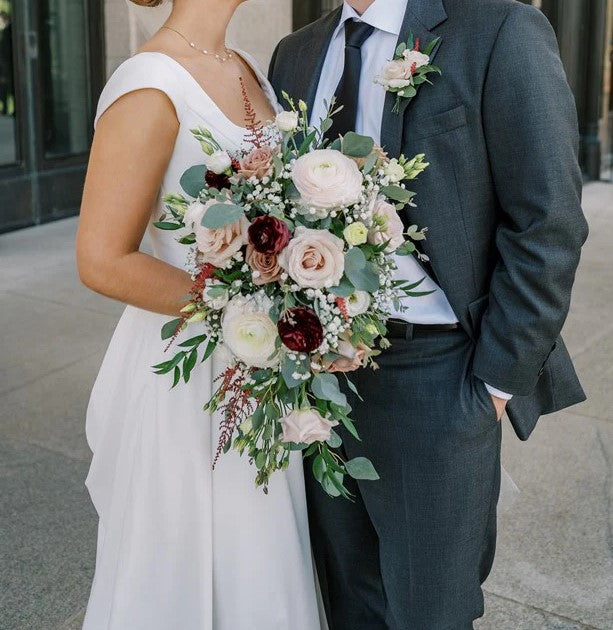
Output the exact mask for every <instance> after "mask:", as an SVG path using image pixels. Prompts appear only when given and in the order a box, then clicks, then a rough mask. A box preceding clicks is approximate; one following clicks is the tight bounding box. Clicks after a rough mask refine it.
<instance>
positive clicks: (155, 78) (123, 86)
mask: <svg viewBox="0 0 613 630" xmlns="http://www.w3.org/2000/svg"><path fill="white" fill-rule="evenodd" d="M146 89H153V90H159V91H160V92H163V93H164V94H166V96H167V97H168V98H169V100H170V101H171V102H172V104H173V106H174V108H175V111H176V112H177V118H178V119H179V120H181V116H182V113H183V109H184V107H185V98H184V86H183V85H182V83H181V81H180V78H179V76H178V73H177V69H176V67H175V66H174V64H172V63H171V60H170V59H168V58H167V57H166V55H164V54H162V53H155V52H146V53H139V54H137V55H135V56H134V57H132V58H130V59H128V60H127V61H124V63H122V64H121V65H120V66H119V68H117V70H115V72H114V73H113V75H112V76H111V78H110V79H109V81H108V83H107V84H106V87H105V88H104V90H103V91H102V94H101V96H100V100H99V102H98V109H97V111H96V119H95V123H94V125H97V124H98V121H99V120H100V117H101V116H102V115H103V114H104V112H106V111H107V110H108V109H109V107H111V105H113V103H115V102H116V101H118V100H119V99H120V98H121V97H122V96H125V95H126V94H129V93H130V92H136V91H138V90H146Z"/></svg>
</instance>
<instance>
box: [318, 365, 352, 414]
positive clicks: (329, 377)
mask: <svg viewBox="0 0 613 630" xmlns="http://www.w3.org/2000/svg"><path fill="white" fill-rule="evenodd" d="M311 391H312V392H313V394H315V396H317V398H322V399H323V400H329V401H331V402H334V403H336V404H337V405H341V406H344V405H346V404H347V397H346V396H345V394H343V392H341V390H340V387H339V384H338V378H336V376H335V375H334V374H328V373H322V374H316V375H315V376H314V378H313V381H312V383H311Z"/></svg>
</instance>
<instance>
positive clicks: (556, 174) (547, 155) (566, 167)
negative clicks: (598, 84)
mask: <svg viewBox="0 0 613 630" xmlns="http://www.w3.org/2000/svg"><path fill="white" fill-rule="evenodd" d="M483 124H484V130H485V136H486V142H487V147H488V151H489V156H490V163H491V169H492V176H493V179H494V186H495V189H496V193H497V197H498V200H499V205H500V213H501V216H500V221H499V226H498V229H497V232H496V247H497V250H498V254H499V256H498V262H497V265H496V268H495V270H494V273H493V276H492V281H491V287H490V300H489V306H488V310H487V311H486V313H485V315H484V317H483V321H482V325H481V333H480V337H479V340H478V342H477V348H476V353H475V357H474V363H473V371H474V374H475V375H476V376H478V377H479V378H480V379H482V380H483V381H485V382H487V383H489V384H490V385H491V386H493V387H495V388H498V389H501V390H503V391H505V392H508V393H510V394H515V395H528V394H530V393H531V392H532V391H533V390H534V388H535V386H536V384H537V381H538V379H539V376H540V373H541V371H542V367H543V365H544V363H545V362H546V360H547V358H548V356H549V354H550V353H551V350H552V347H553V346H554V343H555V340H556V338H557V337H558V335H559V333H560V330H561V329H562V326H563V324H564V321H565V319H566V316H567V314H568V309H569V306H570V298H571V290H572V286H573V282H574V278H575V272H576V269H577V265H578V264H579V258H580V252H581V247H582V245H583V243H584V242H585V239H586V238H587V223H586V220H585V217H584V215H583V212H582V209H581V187H582V180H581V172H580V169H579V165H578V162H577V151H578V129H577V115H576V110H575V102H574V98H573V96H572V93H571V91H570V88H569V86H568V83H567V81H566V76H565V73H564V69H563V67H562V63H561V61H560V57H559V53H558V47H557V42H556V39H555V34H554V32H553V29H552V28H551V26H550V24H549V22H548V21H547V19H546V18H545V17H544V16H543V14H542V13H541V12H540V11H538V10H537V9H534V8H533V7H531V6H528V5H523V4H516V5H515V6H514V8H513V9H512V10H511V11H510V13H509V15H508V16H507V18H506V20H505V22H504V23H503V24H502V26H501V28H500V31H499V33H498V37H497V40H496V43H495V45H494V48H493V50H492V53H491V59H490V65H489V69H488V73H487V78H486V82H485V87H484V96H483Z"/></svg>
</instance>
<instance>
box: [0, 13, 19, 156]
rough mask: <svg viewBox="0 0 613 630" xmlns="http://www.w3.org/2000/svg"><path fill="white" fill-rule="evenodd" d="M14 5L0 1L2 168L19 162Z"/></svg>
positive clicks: (0, 139) (0, 145) (0, 146)
mask: <svg viewBox="0 0 613 630" xmlns="http://www.w3.org/2000/svg"><path fill="white" fill-rule="evenodd" d="M13 57H14V55H13V3H12V1H10V0H0V166H1V165H6V164H14V163H15V162H16V161H17V123H16V116H17V101H16V98H15V74H14V70H13V68H14V64H13Z"/></svg>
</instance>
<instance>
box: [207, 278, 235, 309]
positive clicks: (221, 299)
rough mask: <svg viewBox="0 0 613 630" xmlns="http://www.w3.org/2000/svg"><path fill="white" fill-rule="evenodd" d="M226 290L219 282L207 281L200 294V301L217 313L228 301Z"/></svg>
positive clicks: (225, 286)
mask: <svg viewBox="0 0 613 630" xmlns="http://www.w3.org/2000/svg"><path fill="white" fill-rule="evenodd" d="M228 289H229V287H228V285H227V284H226V283H225V282H222V281H221V280H215V279H213V280H207V282H206V286H205V287H204V291H203V292H202V300H203V301H204V303H205V304H206V305H207V306H209V307H210V308H212V309H214V310H216V311H219V310H221V309H222V308H224V307H225V306H226V305H227V304H228V302H229V301H230V295H229V293H228Z"/></svg>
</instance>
